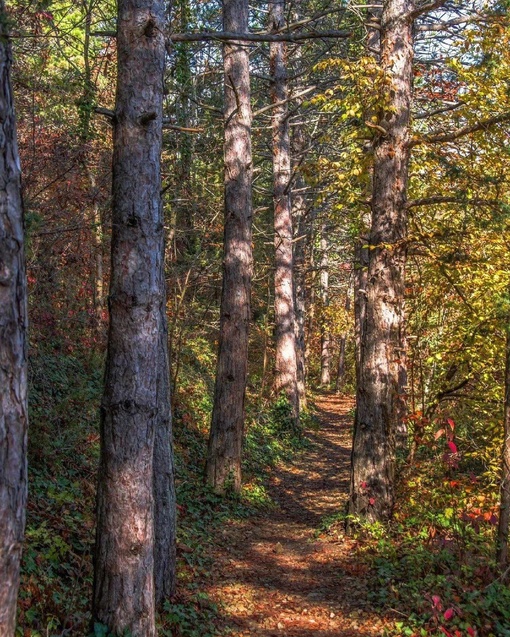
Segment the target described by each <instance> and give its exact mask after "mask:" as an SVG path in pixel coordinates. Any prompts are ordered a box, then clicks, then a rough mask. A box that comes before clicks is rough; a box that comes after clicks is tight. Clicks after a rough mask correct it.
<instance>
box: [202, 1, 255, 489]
mask: <svg viewBox="0 0 510 637" xmlns="http://www.w3.org/2000/svg"><path fill="white" fill-rule="evenodd" d="M223 28H224V30H225V31H230V32H232V31H234V32H236V33H244V32H247V31H248V2H247V0H224V3H223ZM223 64H224V71H225V87H224V119H225V151H224V157H225V237H224V255H223V288H222V292H221V308H220V337H219V351H218V366H217V371H216V385H215V390H214V406H213V414H212V422H211V432H210V436H209V447H208V454H207V465H206V480H207V482H208V483H209V484H210V485H211V486H212V487H213V488H214V490H215V491H217V492H219V493H221V492H224V491H225V490H226V489H227V488H232V489H233V490H234V491H239V490H240V488H241V449H242V440H243V430H244V397H245V391H246V377H247V367H248V328H249V322H250V291H251V278H252V269H253V264H252V262H253V256H252V244H251V242H252V215H253V212H252V194H251V184H252V153H251V119H252V113H251V105H250V66H249V50H248V47H247V46H246V45H243V44H241V43H239V42H237V43H228V44H224V46H223Z"/></svg>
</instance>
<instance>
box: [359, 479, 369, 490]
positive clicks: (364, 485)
mask: <svg viewBox="0 0 510 637" xmlns="http://www.w3.org/2000/svg"><path fill="white" fill-rule="evenodd" d="M367 486H368V485H367V483H366V482H365V481H364V480H363V482H362V483H361V484H360V487H361V488H362V489H366V488H367Z"/></svg>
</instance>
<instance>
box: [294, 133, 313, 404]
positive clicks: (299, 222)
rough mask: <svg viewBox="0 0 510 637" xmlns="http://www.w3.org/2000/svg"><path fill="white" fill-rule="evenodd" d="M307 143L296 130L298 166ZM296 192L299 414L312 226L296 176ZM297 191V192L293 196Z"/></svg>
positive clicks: (300, 181) (302, 395)
mask: <svg viewBox="0 0 510 637" xmlns="http://www.w3.org/2000/svg"><path fill="white" fill-rule="evenodd" d="M305 146H306V139H305V134H304V130H303V126H302V125H299V126H295V127H294V131H293V137H292V155H293V157H294V159H295V160H297V161H298V162H299V161H300V160H301V157H302V155H303V153H304V152H305ZM293 185H294V188H293V190H292V191H291V202H292V218H293V219H294V222H295V224H296V226H297V229H296V237H295V239H296V240H295V241H294V255H293V268H294V299H295V304H294V310H295V323H294V327H295V332H296V359H297V389H298V396H299V409H300V412H301V411H303V410H304V409H306V363H305V352H306V341H305V324H306V248H307V245H308V242H309V235H310V229H309V226H310V223H309V218H308V217H309V215H308V214H307V207H306V200H305V197H304V195H303V190H304V188H305V180H304V179H303V176H302V175H301V174H300V173H299V172H297V174H296V177H295V179H294V181H293ZM294 190H295V192H294Z"/></svg>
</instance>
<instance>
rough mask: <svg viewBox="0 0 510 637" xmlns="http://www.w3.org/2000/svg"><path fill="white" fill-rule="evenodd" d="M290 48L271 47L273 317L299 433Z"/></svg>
mask: <svg viewBox="0 0 510 637" xmlns="http://www.w3.org/2000/svg"><path fill="white" fill-rule="evenodd" d="M269 22H270V30H271V31H278V30H281V29H282V28H283V27H284V26H285V2H284V0H272V1H271V3H270V5H269ZM286 55H287V50H286V45H285V43H283V42H273V43H271V44H270V46H269V64H270V69H271V101H272V103H273V104H274V108H273V114H272V134H273V137H272V149H273V210H274V246H275V275H274V297H275V298H274V313H275V378H274V392H275V394H276V396H279V395H281V394H283V395H285V396H286V398H287V399H288V401H289V405H290V409H291V417H292V421H293V425H294V428H295V429H298V427H299V395H298V378H297V356H296V334H295V309H294V281H293V274H294V270H293V250H292V241H293V229H292V208H291V200H290V177H291V158H290V134H289V117H288V105H287V103H286V100H287V94H288V87H287V66H286Z"/></svg>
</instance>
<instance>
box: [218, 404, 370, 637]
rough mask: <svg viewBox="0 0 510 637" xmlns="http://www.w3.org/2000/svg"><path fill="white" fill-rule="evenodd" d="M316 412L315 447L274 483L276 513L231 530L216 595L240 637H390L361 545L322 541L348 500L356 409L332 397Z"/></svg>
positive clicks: (221, 554) (281, 470)
mask: <svg viewBox="0 0 510 637" xmlns="http://www.w3.org/2000/svg"><path fill="white" fill-rule="evenodd" d="M317 406H318V416H319V419H320V428H319V429H318V430H317V431H314V432H312V433H311V434H310V435H309V438H310V440H311V443H312V444H311V447H310V449H308V450H307V451H306V452H304V453H303V454H302V455H299V457H298V458H297V459H296V460H295V461H294V462H293V463H292V464H288V465H284V466H280V467H278V468H277V469H276V470H274V472H273V474H272V476H271V483H270V486H269V490H270V495H271V497H272V498H273V500H274V501H275V502H276V503H277V507H275V508H274V509H271V510H269V511H265V512H264V513H263V514H261V515H260V516H259V517H256V518H251V519H249V520H245V521H244V520H242V521H236V522H235V523H232V524H231V525H229V526H227V527H226V528H225V529H223V538H222V539H221V540H220V542H219V545H220V546H219V549H218V554H217V556H216V558H215V572H216V574H217V575H216V579H215V582H214V585H213V586H212V587H211V588H209V590H208V593H209V595H210V596H211V597H212V598H213V599H214V600H216V601H217V602H218V603H220V604H221V607H222V612H223V614H224V617H225V623H226V626H228V627H229V628H230V629H231V630H232V632H231V633H229V634H232V635H234V636H235V637H241V636H248V635H249V636H250V637H272V636H275V637H276V636H279V637H344V636H345V637H362V636H366V637H369V636H370V637H375V636H376V635H377V636H378V635H381V634H382V631H383V623H382V621H381V619H380V618H379V617H377V616H376V615H374V614H373V612H371V610H370V602H369V601H368V599H367V595H366V593H367V580H366V577H367V576H366V573H365V571H364V568H363V566H362V565H360V564H359V563H357V562H356V560H355V557H354V555H353V546H354V543H353V541H352V540H350V539H349V538H345V537H343V536H339V535H336V534H334V535H318V529H319V527H320V524H321V521H324V519H325V518H328V516H332V515H334V514H336V513H338V511H341V510H342V508H343V506H344V504H345V501H346V498H347V493H348V486H349V459H350V445H351V430H350V426H351V423H352V416H351V415H349V412H350V411H351V409H352V407H353V402H352V401H351V400H348V399H345V398H340V397H338V396H334V395H330V396H324V397H322V398H321V399H320V400H319V401H318V403H317ZM351 413H352V412H351Z"/></svg>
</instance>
